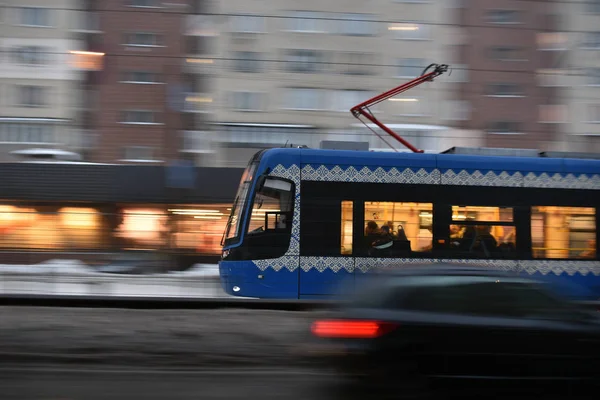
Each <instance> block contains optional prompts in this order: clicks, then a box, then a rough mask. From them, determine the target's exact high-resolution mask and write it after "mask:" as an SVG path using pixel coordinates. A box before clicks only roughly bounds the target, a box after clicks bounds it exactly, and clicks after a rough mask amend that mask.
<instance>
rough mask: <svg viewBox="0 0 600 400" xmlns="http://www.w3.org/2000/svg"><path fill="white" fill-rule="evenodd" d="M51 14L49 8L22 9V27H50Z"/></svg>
mask: <svg viewBox="0 0 600 400" xmlns="http://www.w3.org/2000/svg"><path fill="white" fill-rule="evenodd" d="M50 12H51V10H50V9H49V8H38V7H21V8H20V14H21V25H26V26H37V27H44V28H47V27H50V26H51V24H50Z"/></svg>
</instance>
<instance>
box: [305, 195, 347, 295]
mask: <svg viewBox="0 0 600 400" xmlns="http://www.w3.org/2000/svg"><path fill="white" fill-rule="evenodd" d="M301 208H302V210H301V223H300V235H301V238H300V254H301V257H300V272H299V285H298V292H299V293H298V294H299V297H300V298H306V299H310V298H313V299H318V298H329V297H331V296H332V295H336V294H339V293H344V292H346V291H348V290H353V287H354V259H353V255H352V248H353V247H352V244H353V231H354V222H353V202H352V201H343V200H342V201H340V200H339V199H332V198H326V197H318V196H305V197H303V198H302V205H301Z"/></svg>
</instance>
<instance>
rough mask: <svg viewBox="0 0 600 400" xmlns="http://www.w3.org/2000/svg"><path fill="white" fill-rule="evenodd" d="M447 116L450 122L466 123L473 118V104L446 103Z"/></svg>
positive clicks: (463, 102) (463, 101)
mask: <svg viewBox="0 0 600 400" xmlns="http://www.w3.org/2000/svg"><path fill="white" fill-rule="evenodd" d="M446 110H447V113H448V114H447V116H446V119H447V120H450V121H466V120H468V119H470V118H471V103H470V102H469V101H468V100H449V101H447V102H446Z"/></svg>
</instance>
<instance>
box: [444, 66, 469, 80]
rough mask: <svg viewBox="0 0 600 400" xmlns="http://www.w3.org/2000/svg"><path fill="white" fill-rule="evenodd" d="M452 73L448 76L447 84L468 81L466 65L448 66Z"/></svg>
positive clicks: (467, 67)
mask: <svg viewBox="0 0 600 400" xmlns="http://www.w3.org/2000/svg"><path fill="white" fill-rule="evenodd" d="M450 69H451V71H452V73H451V74H450V75H449V76H448V81H449V82H454V83H463V82H468V81H469V66H468V65H467V64H454V65H451V66H450Z"/></svg>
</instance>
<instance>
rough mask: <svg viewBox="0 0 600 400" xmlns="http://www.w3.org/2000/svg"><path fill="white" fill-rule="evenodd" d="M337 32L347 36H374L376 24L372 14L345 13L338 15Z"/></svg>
mask: <svg viewBox="0 0 600 400" xmlns="http://www.w3.org/2000/svg"><path fill="white" fill-rule="evenodd" d="M337 18H339V20H338V21H337V22H338V33H339V34H340V35H348V36H374V35H375V34H376V33H377V31H376V28H377V25H376V23H375V22H373V19H374V16H373V15H372V14H358V13H345V14H341V15H339V16H338V17H337Z"/></svg>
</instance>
